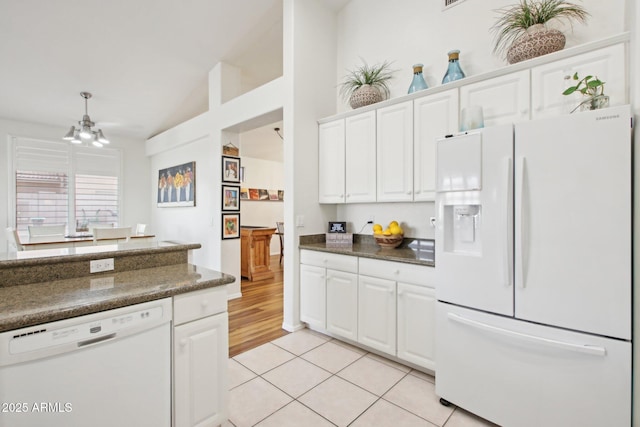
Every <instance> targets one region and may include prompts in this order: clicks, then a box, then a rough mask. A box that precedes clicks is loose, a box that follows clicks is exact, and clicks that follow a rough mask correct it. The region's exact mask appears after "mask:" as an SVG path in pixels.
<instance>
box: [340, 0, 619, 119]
mask: <svg viewBox="0 0 640 427" xmlns="http://www.w3.org/2000/svg"><path fill="white" fill-rule="evenodd" d="M629 1H631V0H611V1H606V2H604V1H601V0H583V1H581V2H578V3H580V4H582V5H583V6H584V7H585V9H586V10H587V11H588V12H589V13H590V14H591V17H590V18H589V20H588V21H587V24H586V25H585V24H579V23H576V24H574V25H573V32H571V27H569V26H567V25H564V24H562V23H555V24H554V25H555V26H557V27H559V28H560V29H562V30H563V31H565V33H566V35H567V44H566V47H571V46H576V45H579V44H583V43H585V42H589V41H594V40H598V39H602V38H605V37H608V36H612V35H617V34H620V33H621V32H623V31H624V30H625V15H626V12H627V11H628V9H629V6H628V5H627V3H628V2H629ZM514 3H517V2H516V1H514V0H467V1H464V2H461V3H460V4H458V5H456V6H454V7H452V8H450V9H448V10H447V11H442V0H432V1H424V0H398V1H393V2H390V1H388V0H351V1H350V2H349V3H348V4H347V5H346V6H345V7H344V8H343V9H342V10H341V11H340V14H339V18H338V56H337V68H336V73H337V74H336V81H337V82H341V81H342V79H343V77H344V76H345V74H346V70H351V69H353V67H354V66H356V65H359V64H361V61H360V58H363V59H364V60H366V61H367V63H369V64H370V65H373V64H375V63H381V62H383V61H385V60H388V61H392V62H393V65H392V68H393V69H395V70H398V71H397V72H396V73H395V74H394V76H395V77H394V79H393V81H392V83H391V97H392V98H394V97H397V96H400V95H404V94H406V93H407V89H408V88H409V85H410V84H411V79H412V77H413V70H412V65H413V64H415V63H417V62H421V63H423V64H424V66H425V67H424V75H425V80H426V81H427V84H428V85H429V87H433V86H435V85H439V84H440V82H441V81H442V76H444V73H445V71H446V68H447V63H448V62H447V52H448V51H449V50H452V49H460V51H461V52H460V64H461V67H462V69H463V71H464V72H465V73H466V75H467V76H472V75H476V74H480V73H484V72H487V71H491V70H494V69H497V68H500V67H503V66H505V65H507V63H506V61H504V60H502V59H501V58H499V57H498V56H496V55H494V54H493V53H492V50H493V35H494V34H493V33H492V32H491V31H490V30H489V29H490V28H491V26H493V24H494V23H495V20H496V17H497V16H498V14H497V13H496V12H495V10H496V9H499V8H502V7H504V6H507V5H512V4H514ZM348 109H349V107H348V105H347V104H345V103H343V102H342V101H341V100H338V103H337V110H338V112H340V111H345V110H348Z"/></svg>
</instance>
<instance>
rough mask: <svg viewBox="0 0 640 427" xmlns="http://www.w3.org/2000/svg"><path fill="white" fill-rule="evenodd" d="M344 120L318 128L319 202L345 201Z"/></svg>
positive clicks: (324, 124)
mask: <svg viewBox="0 0 640 427" xmlns="http://www.w3.org/2000/svg"><path fill="white" fill-rule="evenodd" d="M344 168H345V126H344V119H341V120H335V121H332V122H328V123H323V124H321V125H320V126H319V128H318V201H319V202H320V203H344V201H345V192H344V190H345V186H344V185H345V184H344V171H345V169H344Z"/></svg>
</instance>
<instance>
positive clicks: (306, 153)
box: [283, 0, 337, 331]
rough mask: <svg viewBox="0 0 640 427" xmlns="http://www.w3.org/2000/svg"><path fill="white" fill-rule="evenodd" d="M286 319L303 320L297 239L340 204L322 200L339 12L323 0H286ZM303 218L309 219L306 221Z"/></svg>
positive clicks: (293, 324) (296, 324) (291, 326)
mask: <svg viewBox="0 0 640 427" xmlns="http://www.w3.org/2000/svg"><path fill="white" fill-rule="evenodd" d="M283 9H284V36H283V40H284V68H283V69H284V78H285V82H286V85H285V94H284V95H285V100H284V121H283V122H284V128H285V130H286V133H285V135H284V153H285V157H284V164H285V189H284V190H285V202H284V205H285V214H284V217H285V226H286V227H287V230H286V232H285V252H284V253H285V261H284V303H283V305H284V322H283V328H284V329H286V330H289V331H292V330H295V329H298V328H300V327H302V325H301V323H300V307H299V299H300V293H299V291H300V284H299V282H300V278H299V272H300V270H299V261H300V260H299V258H300V257H299V251H298V249H297V248H298V241H299V236H300V235H302V234H316V233H324V231H325V224H326V223H327V221H329V220H331V219H332V218H333V217H335V214H336V208H335V206H320V205H318V124H317V120H318V119H319V118H321V117H325V116H328V115H331V114H333V113H335V102H336V98H335V69H336V62H335V58H336V48H337V39H336V29H337V27H336V16H335V13H334V12H332V11H331V10H330V9H329V8H328V6H327V5H326V3H325V2H323V1H321V0H307V1H296V0H284V3H283ZM302 224H304V225H302Z"/></svg>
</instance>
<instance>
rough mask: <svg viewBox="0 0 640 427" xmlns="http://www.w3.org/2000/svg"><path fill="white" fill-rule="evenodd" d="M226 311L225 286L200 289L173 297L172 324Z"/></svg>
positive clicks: (179, 323)
mask: <svg viewBox="0 0 640 427" xmlns="http://www.w3.org/2000/svg"><path fill="white" fill-rule="evenodd" d="M225 311H227V287H226V286H217V287H215V288H209V289H202V290H200V291H195V292H189V293H187V294H182V295H176V296H174V297H173V322H174V325H181V324H183V323H187V322H191V321H192V320H196V319H201V318H203V317H207V316H211V315H213V314H217V313H223V312H225Z"/></svg>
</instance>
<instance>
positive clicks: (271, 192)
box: [268, 190, 278, 200]
mask: <svg viewBox="0 0 640 427" xmlns="http://www.w3.org/2000/svg"><path fill="white" fill-rule="evenodd" d="M268 192H269V200H278V190H268Z"/></svg>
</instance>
